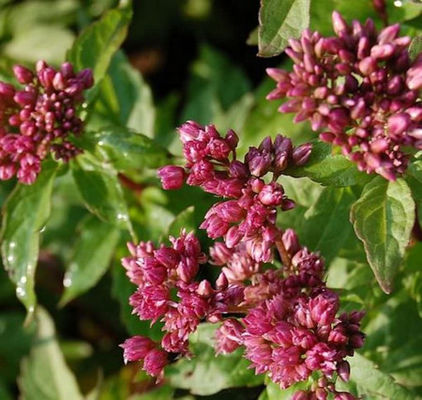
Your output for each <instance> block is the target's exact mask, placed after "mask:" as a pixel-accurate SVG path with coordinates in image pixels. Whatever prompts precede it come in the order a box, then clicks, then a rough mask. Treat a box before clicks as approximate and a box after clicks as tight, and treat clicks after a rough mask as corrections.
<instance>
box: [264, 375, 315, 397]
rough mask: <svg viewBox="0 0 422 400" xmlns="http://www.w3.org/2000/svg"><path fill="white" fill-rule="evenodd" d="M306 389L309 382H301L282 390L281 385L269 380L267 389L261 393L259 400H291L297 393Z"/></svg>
mask: <svg viewBox="0 0 422 400" xmlns="http://www.w3.org/2000/svg"><path fill="white" fill-rule="evenodd" d="M306 387H307V382H299V383H296V384H294V385H292V386H290V387H289V388H287V389H281V388H280V385H277V384H275V383H274V382H272V381H270V380H268V384H267V387H266V388H265V390H264V391H263V392H262V393H261V396H260V397H259V400H291V398H292V396H293V394H294V393H295V392H297V391H298V390H303V389H306Z"/></svg>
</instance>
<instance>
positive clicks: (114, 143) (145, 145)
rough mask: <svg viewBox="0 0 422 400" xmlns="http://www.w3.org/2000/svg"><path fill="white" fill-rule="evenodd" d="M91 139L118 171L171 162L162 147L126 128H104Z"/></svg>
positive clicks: (99, 151) (153, 166)
mask: <svg viewBox="0 0 422 400" xmlns="http://www.w3.org/2000/svg"><path fill="white" fill-rule="evenodd" d="M92 140H93V141H95V142H96V144H97V152H98V153H99V154H100V155H101V156H102V157H103V158H104V159H105V160H106V161H108V162H110V163H111V164H113V166H114V167H115V168H116V169H117V170H119V171H124V170H127V169H129V168H135V169H140V168H158V167H161V166H163V165H165V164H170V163H171V162H172V157H171V155H170V153H169V152H168V151H167V150H166V149H165V148H164V147H161V146H160V145H159V144H158V143H156V142H155V141H153V140H152V139H150V138H148V137H146V136H144V135H142V134H139V133H136V132H134V131H132V130H130V129H127V128H123V127H108V128H104V129H102V130H101V132H98V133H97V134H95V136H94V137H93V138H92Z"/></svg>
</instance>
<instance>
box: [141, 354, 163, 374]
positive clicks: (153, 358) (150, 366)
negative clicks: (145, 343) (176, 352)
mask: <svg viewBox="0 0 422 400" xmlns="http://www.w3.org/2000/svg"><path fill="white" fill-rule="evenodd" d="M167 364H168V357H167V353H166V352H164V351H162V350H159V349H152V350H151V351H149V352H148V353H147V355H146V356H145V358H144V365H143V370H144V371H145V372H146V373H147V374H148V375H151V376H155V377H160V375H162V371H163V368H164V367H165V366H166V365H167Z"/></svg>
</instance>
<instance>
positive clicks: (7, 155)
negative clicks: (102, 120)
mask: <svg viewBox="0 0 422 400" xmlns="http://www.w3.org/2000/svg"><path fill="white" fill-rule="evenodd" d="M13 72H14V74H15V77H16V79H17V80H18V81H19V83H20V84H22V85H23V88H15V87H14V86H13V85H11V84H8V83H4V82H0V121H1V122H0V179H1V180H7V179H10V178H12V177H13V176H15V175H16V176H17V178H18V180H19V181H20V182H22V183H25V184H31V183H33V182H34V181H35V179H36V178H37V176H38V174H39V173H40V171H41V161H42V160H43V159H45V158H46V157H47V155H48V154H49V152H52V153H53V154H54V156H55V158H56V159H61V160H63V161H68V160H69V159H70V158H72V157H74V156H75V155H76V154H78V153H79V152H80V150H79V149H77V148H76V147H75V146H74V145H73V144H72V143H71V142H69V141H68V136H69V135H70V134H75V135H77V134H79V133H80V132H81V131H82V127H83V125H82V121H81V119H80V118H79V117H78V115H77V107H78V106H79V105H80V104H81V103H82V102H83V92H84V90H86V89H88V88H90V87H91V86H92V85H93V77H92V72H91V70H89V69H85V70H83V71H80V72H79V73H77V74H75V72H74V71H73V67H72V65H71V64H70V63H67V62H66V63H64V64H63V65H62V66H61V67H60V69H59V70H55V69H54V68H53V67H51V66H49V65H48V64H47V63H45V62H44V61H39V62H37V64H36V73H34V72H32V71H31V70H29V69H27V68H25V67H23V66H20V65H16V66H15V67H14V68H13Z"/></svg>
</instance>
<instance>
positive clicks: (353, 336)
mask: <svg viewBox="0 0 422 400" xmlns="http://www.w3.org/2000/svg"><path fill="white" fill-rule="evenodd" d="M277 238H278V239H277V241H276V244H275V247H276V248H277V249H278V252H279V254H280V258H281V260H282V264H283V265H282V268H278V267H276V266H272V267H270V268H269V267H268V265H265V268H264V264H263V263H262V262H257V261H256V260H254V259H253V258H252V257H250V255H249V253H248V252H247V250H246V246H245V245H244V244H243V243H242V244H239V245H237V246H235V247H234V248H228V247H227V246H226V245H225V244H224V243H221V242H217V243H215V244H214V246H213V247H212V248H211V249H210V263H211V264H213V265H214V266H217V268H220V274H219V276H218V278H217V279H216V281H215V282H213V283H212V282H210V281H208V280H202V281H198V275H199V273H200V271H199V265H200V264H202V263H205V262H206V259H207V258H206V256H205V255H204V253H203V252H202V251H201V248H200V246H199V242H198V240H197V238H196V237H195V236H194V235H193V234H192V233H189V234H186V233H185V232H184V231H182V233H181V236H180V237H179V238H177V239H175V238H170V241H171V243H172V246H171V247H167V246H161V247H159V248H155V247H154V246H153V244H152V243H150V242H148V243H140V244H139V245H137V246H135V245H133V244H129V250H130V252H131V256H130V257H128V258H125V259H123V266H124V267H125V269H126V271H127V275H128V277H129V279H130V280H131V281H132V282H133V283H135V284H136V285H137V286H138V289H137V291H136V292H135V294H134V295H133V296H132V297H131V298H130V304H131V305H132V307H133V309H134V313H136V314H137V315H138V316H139V317H140V318H141V319H147V320H151V321H152V323H155V322H156V321H158V320H160V321H161V322H162V323H163V330H164V331H165V332H166V333H165V335H164V337H163V339H162V340H161V343H154V342H153V341H152V340H150V339H148V338H145V337H142V336H135V337H132V338H130V339H127V340H126V341H125V342H124V343H123V345H122V347H123V349H124V358H125V360H126V361H141V362H142V365H143V369H144V370H145V371H146V372H147V373H149V374H150V375H152V376H156V377H158V378H159V379H161V378H162V377H163V368H164V367H165V365H166V364H168V363H170V362H172V361H173V360H175V359H177V358H178V357H180V356H191V354H190V353H189V347H188V344H189V343H188V341H189V334H190V333H192V332H194V331H195V330H196V328H197V326H198V324H199V323H200V322H201V321H208V322H210V323H218V324H219V328H218V329H217V330H216V353H222V354H226V353H231V352H233V351H234V350H236V349H238V348H239V347H241V348H243V349H244V356H245V358H246V359H248V360H249V361H250V362H251V367H253V368H254V369H255V372H256V374H267V375H268V376H269V378H270V379H272V380H273V381H274V382H275V383H278V384H279V385H280V387H281V388H287V387H289V386H291V385H292V384H294V383H296V382H300V381H306V380H308V378H309V377H310V376H311V374H312V375H313V377H315V376H319V379H318V385H317V386H315V384H312V386H311V387H310V388H309V390H310V391H309V392H305V391H299V392H297V393H296V394H295V395H294V397H293V399H295V400H299V399H300V400H302V399H303V400H304V399H309V400H310V399H326V398H328V395H329V394H332V395H333V396H334V398H335V399H337V400H351V399H354V397H353V396H352V395H351V394H349V393H344V392H338V391H337V390H336V388H335V379H336V377H337V376H339V377H340V378H341V379H343V380H345V381H347V380H348V379H349V373H350V366H349V364H348V362H347V361H346V360H345V357H347V356H352V355H353V353H354V350H355V349H357V348H359V347H361V346H362V345H363V341H364V335H363V333H362V332H361V331H360V320H361V318H362V316H363V313H361V312H356V311H354V312H350V313H343V314H341V315H338V311H339V298H338V296H337V294H336V293H335V292H333V291H332V290H330V289H328V288H327V287H326V285H325V282H324V281H323V272H324V262H323V260H322V258H321V257H320V256H319V255H318V254H317V253H312V252H310V251H309V250H308V249H307V248H306V247H302V246H301V245H300V244H299V241H298V238H297V236H296V234H295V232H294V231H293V230H291V229H288V230H286V231H285V232H282V231H278V234H277Z"/></svg>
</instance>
